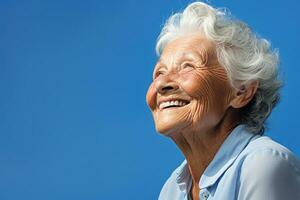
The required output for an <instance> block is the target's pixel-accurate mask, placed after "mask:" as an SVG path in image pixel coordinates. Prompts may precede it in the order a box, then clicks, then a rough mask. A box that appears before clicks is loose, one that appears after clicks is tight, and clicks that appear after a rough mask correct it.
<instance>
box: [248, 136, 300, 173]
mask: <svg viewBox="0 0 300 200" xmlns="http://www.w3.org/2000/svg"><path fill="white" fill-rule="evenodd" d="M242 154H243V157H244V159H243V164H242V167H244V169H248V168H256V169H259V168H261V169H264V168H267V169H268V171H270V169H273V168H274V169H276V168H277V167H280V166H282V165H284V166H286V167H288V168H289V169H290V170H293V171H294V172H295V173H300V161H299V159H298V158H297V157H296V155H295V154H293V153H292V152H291V151H290V150H289V149H288V148H286V147H285V146H283V145H281V144H279V143H277V142H275V141H274V140H272V139H271V138H269V137H267V136H261V137H259V138H257V139H254V140H252V141H250V142H249V144H248V145H247V147H246V148H245V149H244V151H243V152H242Z"/></svg>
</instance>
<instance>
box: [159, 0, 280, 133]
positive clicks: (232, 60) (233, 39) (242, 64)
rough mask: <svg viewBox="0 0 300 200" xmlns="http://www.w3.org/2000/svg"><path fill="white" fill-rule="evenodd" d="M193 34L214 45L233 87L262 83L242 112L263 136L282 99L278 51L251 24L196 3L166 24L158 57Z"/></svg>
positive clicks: (249, 127)
mask: <svg viewBox="0 0 300 200" xmlns="http://www.w3.org/2000/svg"><path fill="white" fill-rule="evenodd" d="M191 32H200V33H201V34H203V35H204V36H205V37H206V38H208V39H209V40H211V41H213V42H214V44H215V45H216V51H217V56H218V60H219V63H220V64H221V65H222V66H223V67H224V68H225V70H226V72H227V75H228V78H229V81H230V83H231V85H232V86H233V87H235V88H239V87H240V86H241V85H244V86H245V85H246V84H249V83H252V82H253V81H258V82H259V85H258V88H257V91H256V93H255V96H254V97H253V99H252V100H251V101H250V102H249V103H248V104H247V105H246V106H245V107H243V108H242V109H241V114H242V118H241V122H243V123H245V124H246V127H247V129H248V130H249V131H251V132H253V133H257V134H263V132H264V129H265V125H264V122H265V120H266V119H267V118H268V116H269V115H270V113H271V111H272V109H273V108H274V107H275V105H276V104H277V103H278V101H279V97H280V96H279V89H280V87H281V85H282V83H281V81H280V80H279V79H278V60H279V59H278V52H276V51H273V50H272V49H271V48H270V43H269V42H268V41H267V40H266V39H263V38H259V37H258V36H257V35H256V34H255V33H254V32H253V31H252V30H251V29H250V28H249V26H248V25H247V24H245V23H244V22H241V21H239V20H236V19H233V18H232V17H231V16H230V14H229V13H228V12H226V11H225V10H224V9H215V8H213V7H211V6H210V5H207V4H205V3H203V2H194V3H191V4H190V5H188V6H187V7H186V8H185V10H184V11H183V12H182V13H175V14H174V15H172V16H171V17H170V18H169V19H168V20H167V21H166V23H165V25H164V27H163V28H162V31H161V33H160V35H159V37H158V39H157V43H156V52H157V54H158V56H160V55H161V53H162V51H163V49H164V47H165V46H166V45H167V44H168V43H169V42H170V41H172V40H174V39H176V38H178V37H179V36H182V35H184V34H187V33H191ZM237 82H238V83H239V84H241V85H239V86H238V85H237Z"/></svg>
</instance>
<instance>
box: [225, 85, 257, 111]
mask: <svg viewBox="0 0 300 200" xmlns="http://www.w3.org/2000/svg"><path fill="white" fill-rule="evenodd" d="M258 85H259V82H258V81H254V82H251V83H250V84H247V85H242V86H241V87H240V88H239V89H237V90H235V91H234V97H233V99H232V100H231V102H230V105H231V106H232V107H233V108H242V107H244V106H245V105H247V104H248V103H249V102H250V101H251V99H252V98H253V97H254V95H255V93H256V91H257V88H258Z"/></svg>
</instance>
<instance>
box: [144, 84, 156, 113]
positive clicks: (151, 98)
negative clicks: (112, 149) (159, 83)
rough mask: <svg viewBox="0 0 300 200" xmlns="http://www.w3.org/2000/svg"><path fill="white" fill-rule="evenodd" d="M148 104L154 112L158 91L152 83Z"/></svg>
mask: <svg viewBox="0 0 300 200" xmlns="http://www.w3.org/2000/svg"><path fill="white" fill-rule="evenodd" d="M146 102H147V104H148V106H149V107H150V109H151V110H154V108H155V106H156V89H155V87H154V84H153V83H151V85H150V86H149V89H148V91H147V94H146Z"/></svg>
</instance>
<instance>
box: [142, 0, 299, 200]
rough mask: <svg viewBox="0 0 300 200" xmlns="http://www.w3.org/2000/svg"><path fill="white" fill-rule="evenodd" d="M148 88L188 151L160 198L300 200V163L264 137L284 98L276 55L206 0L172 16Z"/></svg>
mask: <svg viewBox="0 0 300 200" xmlns="http://www.w3.org/2000/svg"><path fill="white" fill-rule="evenodd" d="M156 50H157V53H158V55H159V60H158V62H157V64H156V66H155V68H154V72H153V83H152V84H151V85H150V87H149V90H148V92H147V97H146V98H147V104H148V105H149V107H150V109H151V111H152V113H153V117H154V121H155V127H156V129H157V131H158V132H160V133H162V134H163V135H165V136H167V137H169V138H171V139H172V140H173V141H174V142H175V143H176V144H177V146H178V147H179V149H180V150H181V151H182V153H183V155H184V156H185V158H186V159H185V160H184V161H183V163H182V164H181V165H180V166H179V167H178V168H177V169H176V170H175V171H174V172H173V173H172V174H171V176H170V177H169V179H168V180H167V181H166V183H165V184H164V186H163V188H162V190H161V193H160V196H159V199H160V200H183V199H193V200H199V199H201V200H204V199H209V200H234V199H238V200H283V199H284V200H285V199H287V200H296V199H297V200H300V163H299V160H297V158H296V157H295V155H293V154H292V152H290V151H289V150H288V149H287V148H285V147H284V146H282V145H280V144H278V143H276V142H274V141H273V140H271V139H270V138H269V137H267V136H263V132H264V122H265V120H266V119H267V117H268V116H269V115H270V113H271V111H272V109H273V108H274V106H275V105H276V103H277V102H278V100H279V93H278V90H279V88H280V86H281V82H280V81H279V80H278V77H277V71H278V69H277V65H278V55H277V53H275V52H272V50H271V49H270V44H269V42H268V41H267V40H265V39H261V38H259V37H258V36H257V35H255V34H254V33H253V32H252V31H251V29H250V28H249V27H248V26H247V25H246V24H245V23H243V22H241V21H237V20H233V19H232V18H230V17H229V16H228V14H226V12H223V11H221V10H219V9H215V8H213V7H211V6H209V5H207V4H205V3H202V2H194V3H192V4H190V5H189V6H188V7H187V8H186V9H185V10H184V11H183V12H182V13H177V14H175V15H173V16H171V17H170V18H169V19H168V21H167V22H166V24H165V26H164V27H163V29H162V32H161V34H160V36H159V38H158V41H157V45H156Z"/></svg>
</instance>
